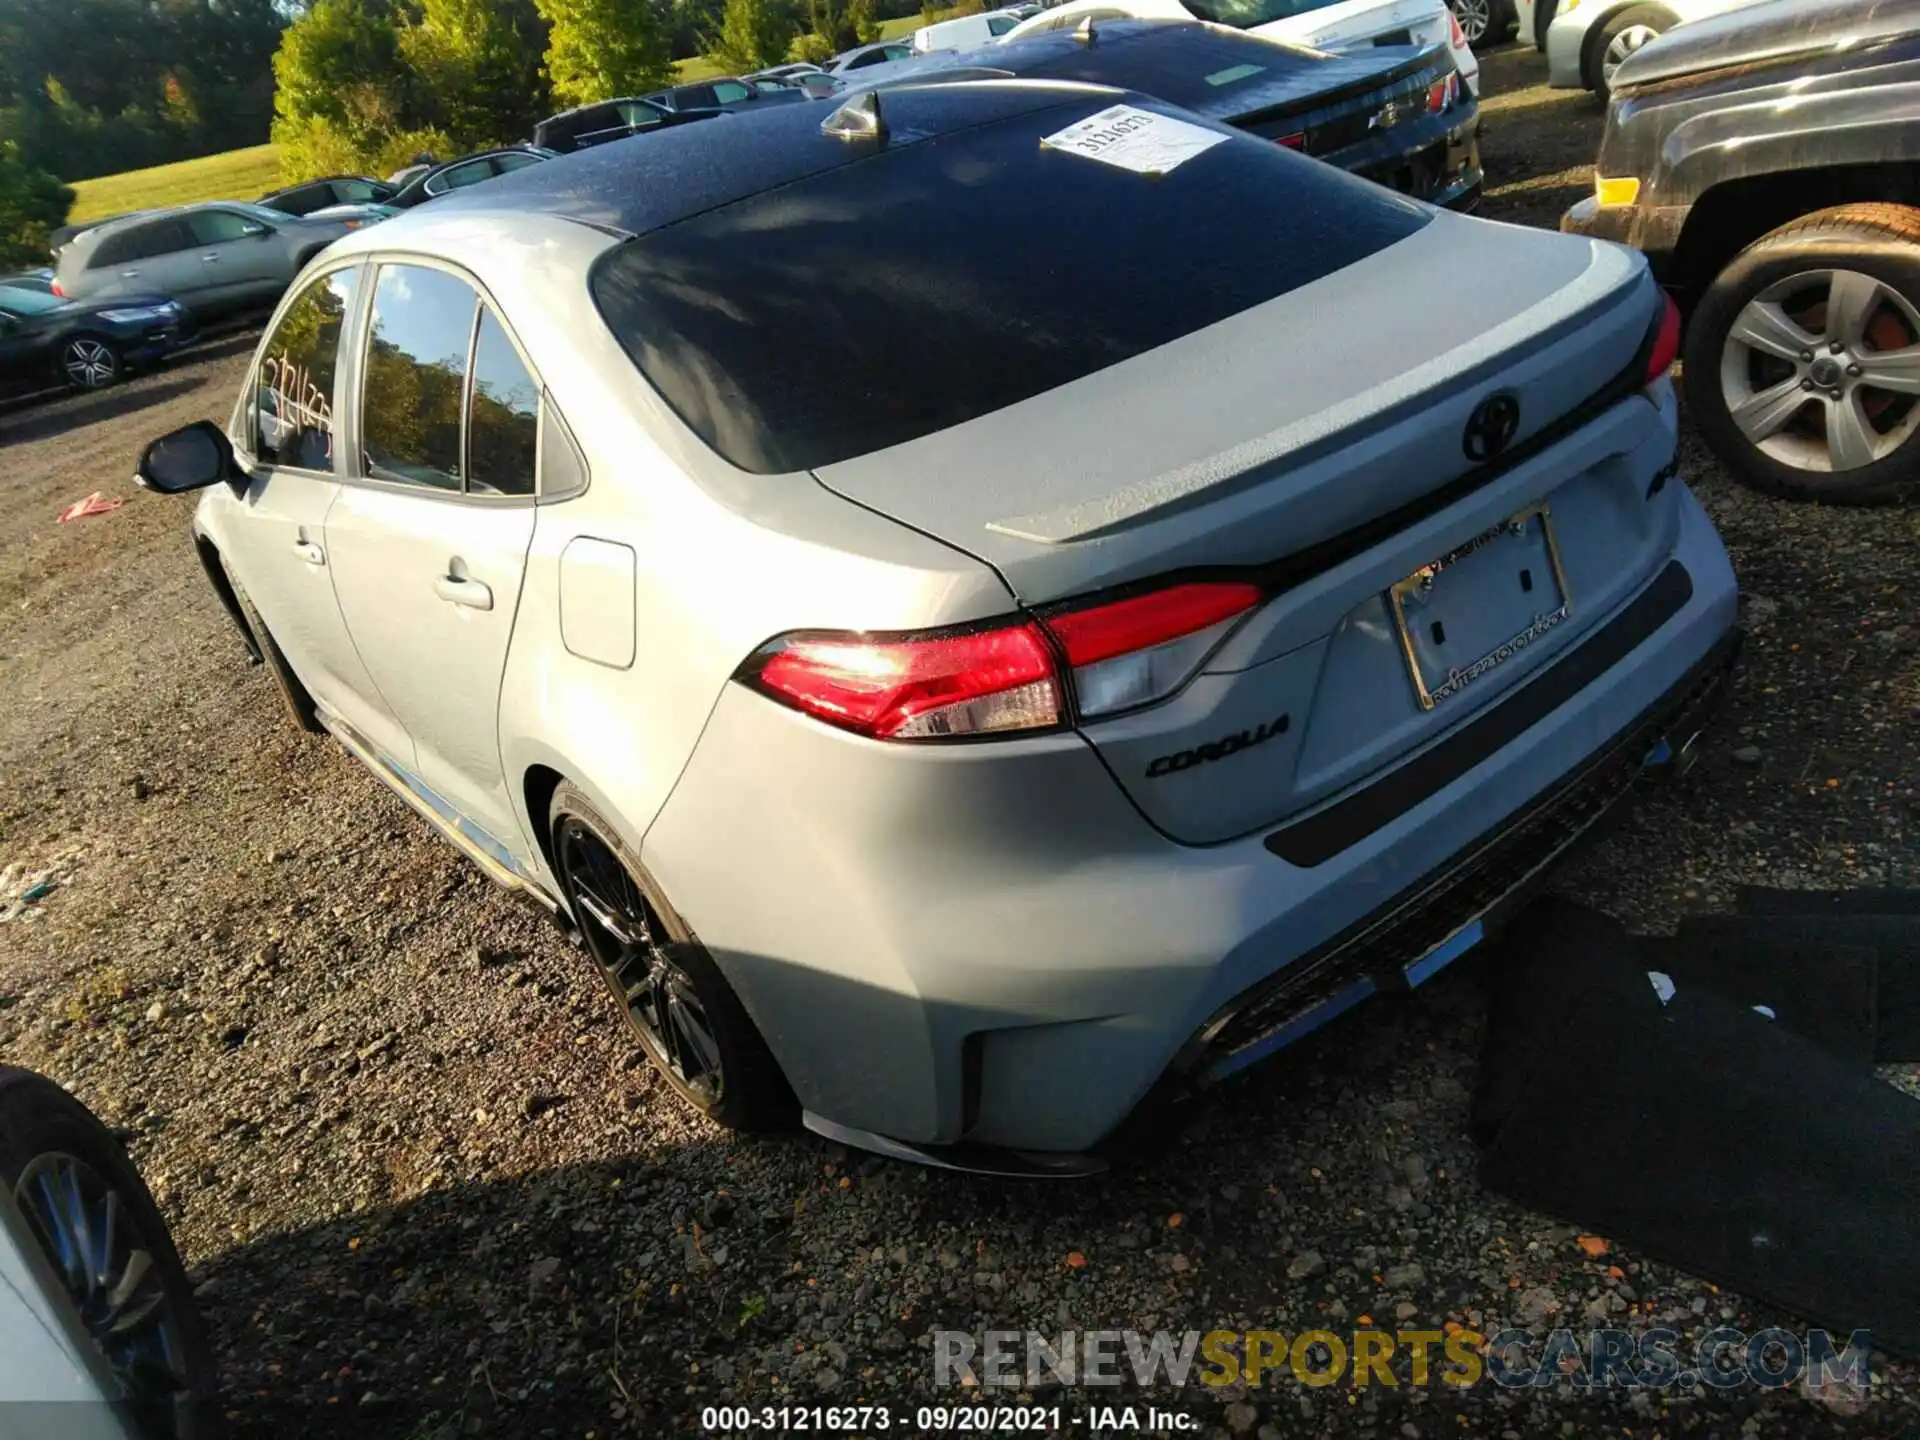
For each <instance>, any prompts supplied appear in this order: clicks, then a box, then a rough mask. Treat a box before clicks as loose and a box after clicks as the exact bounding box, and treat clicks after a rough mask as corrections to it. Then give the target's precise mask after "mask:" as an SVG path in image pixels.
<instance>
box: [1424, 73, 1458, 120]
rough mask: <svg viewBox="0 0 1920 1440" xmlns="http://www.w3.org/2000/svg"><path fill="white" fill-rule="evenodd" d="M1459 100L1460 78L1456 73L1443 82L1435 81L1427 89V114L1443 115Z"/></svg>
mask: <svg viewBox="0 0 1920 1440" xmlns="http://www.w3.org/2000/svg"><path fill="white" fill-rule="evenodd" d="M1459 98H1460V76H1459V73H1458V72H1457V71H1456V72H1455V73H1454V74H1452V75H1449V76H1447V78H1446V79H1444V80H1436V81H1434V82H1433V84H1431V85H1429V86H1428V87H1427V113H1428V114H1429V115H1440V114H1444V113H1445V112H1446V111H1447V110H1449V109H1451V108H1452V107H1453V103H1454V102H1455V101H1456V100H1458V99H1459Z"/></svg>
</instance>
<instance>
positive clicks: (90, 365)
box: [55, 335, 126, 390]
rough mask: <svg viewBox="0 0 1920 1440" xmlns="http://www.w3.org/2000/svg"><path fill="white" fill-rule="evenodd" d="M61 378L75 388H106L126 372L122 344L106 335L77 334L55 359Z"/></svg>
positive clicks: (62, 346)
mask: <svg viewBox="0 0 1920 1440" xmlns="http://www.w3.org/2000/svg"><path fill="white" fill-rule="evenodd" d="M55 363H56V364H57V365H58V367H59V370H60V378H61V379H62V380H64V381H65V382H66V383H67V384H68V385H70V386H71V387H72V388H74V389H75V390H105V389H106V388H107V387H108V386H109V385H115V384H118V383H119V382H120V380H121V379H122V378H123V377H124V376H125V374H126V363H125V362H124V361H123V360H122V359H121V358H120V347H119V346H117V345H115V344H114V343H113V341H111V340H109V339H108V338H107V337H106V336H104V335H75V336H72V337H71V338H69V339H68V340H67V341H66V342H65V343H64V344H62V345H61V347H60V354H59V356H58V358H57V360H56V361H55Z"/></svg>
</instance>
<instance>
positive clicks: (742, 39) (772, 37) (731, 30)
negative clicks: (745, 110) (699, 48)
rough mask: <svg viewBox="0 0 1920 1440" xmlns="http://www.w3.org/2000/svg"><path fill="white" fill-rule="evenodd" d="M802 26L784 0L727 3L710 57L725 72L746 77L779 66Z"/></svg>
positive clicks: (709, 47)
mask: <svg viewBox="0 0 1920 1440" xmlns="http://www.w3.org/2000/svg"><path fill="white" fill-rule="evenodd" d="M799 28H800V25H799V21H798V19H797V18H796V17H795V15H794V13H793V10H792V7H791V6H789V5H787V4H785V3H783V0H727V4H726V8H725V9H724V10H722V11H721V12H720V28H719V30H718V31H717V32H715V33H714V35H713V36H712V38H711V39H710V40H709V41H708V42H707V54H708V55H709V56H711V57H712V58H713V59H714V60H715V61H717V62H718V63H719V64H720V66H721V67H722V68H723V69H727V70H731V71H734V72H735V73H736V74H745V73H746V72H748V71H750V70H759V69H761V68H762V67H764V66H767V65H774V64H778V63H779V62H780V60H782V59H783V58H784V57H785V56H786V53H787V46H788V45H789V44H790V43H791V42H792V40H793V37H794V34H795V33H796V32H797V31H798V30H799Z"/></svg>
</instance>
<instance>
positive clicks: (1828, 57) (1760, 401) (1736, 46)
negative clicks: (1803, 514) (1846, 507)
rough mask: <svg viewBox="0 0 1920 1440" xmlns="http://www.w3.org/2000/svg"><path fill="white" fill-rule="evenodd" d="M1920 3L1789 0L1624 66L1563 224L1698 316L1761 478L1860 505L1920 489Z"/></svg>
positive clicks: (1713, 369)
mask: <svg viewBox="0 0 1920 1440" xmlns="http://www.w3.org/2000/svg"><path fill="white" fill-rule="evenodd" d="M1915 93H1920V5H1913V4H1905V5H1887V4H1884V3H1874V0H1768V3H1764V4H1760V5H1756V6H1753V7H1752V8H1749V9H1742V10H1740V11H1738V12H1737V13H1733V14H1728V15H1723V16H1721V17H1720V18H1718V19H1715V20H1703V21H1701V22H1699V23H1698V24H1692V25H1688V26H1686V27H1685V28H1684V29H1681V30H1676V31H1674V32H1673V33H1672V34H1670V35H1667V36H1665V37H1664V38H1662V39H1661V40H1660V41H1658V42H1657V43H1656V44H1653V45H1649V46H1647V47H1646V48H1645V49H1644V50H1642V51H1640V52H1639V53H1638V54H1636V55H1635V56H1633V57H1632V58H1631V59H1629V60H1628V61H1627V62H1626V63H1624V64H1623V65H1622V66H1621V67H1620V69H1619V71H1618V73H1617V74H1616V76H1615V89H1614V97H1615V104H1614V105H1613V107H1612V109H1611V111H1610V113H1609V114H1608V117H1607V128H1606V131H1605V133H1604V134H1603V135H1602V137H1601V141H1600V154H1599V158H1598V160H1597V161H1596V162H1595V167H1594V175H1595V179H1594V192H1595V193H1594V194H1593V195H1592V196H1591V197H1589V198H1588V199H1586V200H1583V201H1581V202H1580V203H1579V204H1578V205H1576V206H1574V208H1573V209H1572V210H1570V211H1569V212H1568V213H1567V215H1566V218H1565V219H1564V220H1563V221H1562V222H1561V228H1562V229H1565V230H1569V231H1572V232H1574V233H1577V234H1582V235H1591V236H1595V237H1598V238H1601V239H1607V240H1618V241H1621V242H1623V243H1625V244H1628V245H1633V246H1635V247H1637V248H1638V249H1640V250H1642V251H1644V252H1645V253H1646V256H1647V259H1648V261H1649V263H1650V264H1651V265H1652V267H1653V273H1654V275H1655V276H1656V277H1657V278H1658V279H1659V280H1660V282H1661V283H1662V284H1664V285H1665V286H1666V287H1667V288H1668V289H1669V290H1670V291H1672V292H1673V293H1674V294H1675V295H1676V296H1677V297H1678V298H1679V299H1680V301H1681V304H1682V307H1683V308H1684V309H1685V310H1686V311H1687V314H1688V321H1687V340H1686V386H1687V401H1688V413H1689V414H1690V415H1691V416H1692V418H1693V421H1694V423H1695V425H1697V426H1698V427H1699V430H1700V433H1701V435H1702V436H1703V437H1704V438H1705V439H1706V441H1707V443H1708V444H1710V445H1711V446H1712V447H1713V449H1714V451H1715V452H1716V453H1717V454H1718V455H1719V456H1720V458H1721V459H1722V460H1724V461H1725V462H1726V464H1727V466H1728V468H1729V469H1731V470H1732V471H1733V472H1734V473H1735V474H1736V475H1738V476H1739V477H1740V478H1741V479H1743V480H1745V481H1746V482H1747V483H1748V484H1750V485H1753V486H1756V487H1757V488H1759V489H1762V490H1766V491H1769V492H1771V493H1773V494H1777V495H1785V496H1788V497H1791V498H1795V499H1807V500H1824V501H1829V502H1844V503H1858V502H1868V501H1876V500H1886V499H1891V498H1894V497H1896V496H1898V495H1901V494H1903V493H1907V492H1910V491H1913V490H1914V489H1915V486H1916V482H1920V439H1916V436H1917V435H1920V401H1917V400H1916V397H1920V184H1917V183H1916V181H1915V178H1914V169H1913V159H1912V156H1913V137H1914V134H1915V123H1916V117H1917V116H1920V112H1917V111H1916V109H1915V106H1914V104H1913V102H1912V101H1911V100H1910V99H1909V97H1910V96H1911V95H1913V94H1915Z"/></svg>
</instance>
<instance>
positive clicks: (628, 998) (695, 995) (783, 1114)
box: [552, 785, 794, 1130]
mask: <svg viewBox="0 0 1920 1440" xmlns="http://www.w3.org/2000/svg"><path fill="white" fill-rule="evenodd" d="M552 821H553V847H554V858H555V862H556V868H557V869H558V871H559V876H560V881H561V884H562V886H563V887H564V888H565V891H566V899H567V903H568V906H569V908H570V909H571V910H572V912H573V916H574V920H575V922H576V923H577V924H578V926H579V929H580V936H581V939H582V940H583V941H584V942H585V944H586V948H587V951H588V953H589V954H590V955H591V956H592V957H593V961H594V965H595V968H597V969H598V970H599V971H600V975H601V978H602V979H603V980H604V981H605V982H606V985H607V988H608V990H610V991H611V992H612V994H613V998H614V1000H615V1001H616V1002H617V1003H618V1004H619V1006H620V1009H621V1013H622V1014H623V1015H624V1016H625V1017H626V1020H627V1024H628V1025H629V1026H630V1027H631V1028H632V1030H633V1033H634V1035H635V1036H636V1038H638V1040H639V1042H640V1047H641V1049H642V1050H644V1051H645V1052H646V1056H647V1059H648V1060H650V1061H651V1062H652V1063H653V1067H654V1069H655V1070H656V1071H658V1072H659V1074H660V1075H661V1077H662V1078H664V1079H665V1080H666V1082H667V1084H668V1085H669V1086H670V1087H671V1088H672V1089H673V1091H674V1092H675V1093H676V1094H677V1095H679V1096H680V1098H681V1099H683V1100H685V1101H686V1102H687V1103H688V1104H690V1105H692V1106H693V1107H694V1108H695V1109H697V1110H700V1111H701V1112H702V1113H704V1114H706V1115H707V1116H709V1117H711V1118H712V1119H714V1120H715V1121H718V1122H719V1123H720V1124H722V1125H727V1126H730V1127H733V1128H736V1129H743V1130H768V1129H774V1128H778V1127H779V1126H781V1125H783V1124H785V1123H786V1122H787V1121H788V1120H790V1119H791V1116H792V1112H793V1109H794V1101H793V1095H792V1092H791V1091H790V1090H789V1089H788V1088H787V1084H786V1081H785V1079H784V1077H783V1076H782V1075H781V1073H780V1069H779V1066H778V1064H777V1063H776V1062H775V1061H774V1059H773V1056H772V1054H771V1053H770V1052H769V1051H768V1050H767V1047H766V1042H765V1041H764V1040H762V1039H761V1037H760V1033H759V1031H757V1030H756V1029H755V1028H754V1026H753V1022H752V1020H751V1019H749V1018H748V1016H747V1013H746V1011H745V1009H744V1007H742V1005H741V1004H740V1001H739V998H738V997H737V996H736V995H735V994H734V993H733V990H732V987H730V986H729V985H728V984H727V982H726V979H725V977H724V976H722V975H721V973H720V971H719V968H718V967H717V966H716V965H715V964H714V963H713V960H712V958H711V957H710V956H709V955H708V954H707V953H706V951H705V950H704V949H703V948H702V947H701V945H700V944H699V942H698V941H697V940H695V939H694V938H693V936H692V934H691V933H689V932H688V931H687V929H686V927H685V926H684V925H683V924H681V923H680V922H679V921H678V920H677V919H676V918H674V917H673V916H672V915H671V912H669V911H667V910H666V908H665V906H664V905H663V904H662V903H660V902H658V901H656V900H654V899H653V898H651V897H650V895H649V893H648V889H647V887H646V885H645V884H644V882H643V881H641V880H639V879H637V878H636V875H637V873H638V871H639V867H638V866H637V865H636V864H634V863H633V862H632V861H631V860H630V858H629V857H628V856H627V854H626V853H625V851H626V847H625V846H624V845H623V844H622V843H621V842H620V841H619V840H618V839H617V838H615V832H614V831H613V829H612V827H611V826H610V825H608V824H607V823H606V821H605V820H604V819H603V818H602V817H601V816H600V815H599V813H598V812H597V811H595V810H594V809H593V808H592V806H591V804H590V803H589V802H588V801H587V800H586V798H585V797H584V796H583V795H582V794H581V793H580V792H579V791H577V790H575V789H574V788H573V787H572V786H570V785H562V786H561V787H560V789H559V790H558V791H557V792H556V793H555V795H554V800H553V814H552Z"/></svg>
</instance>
